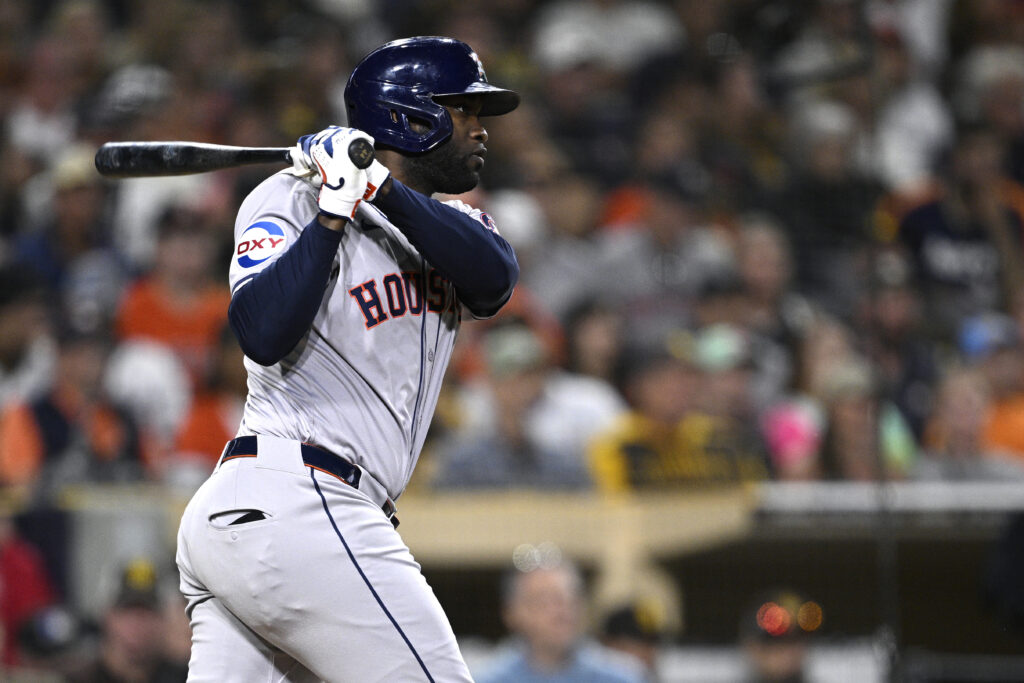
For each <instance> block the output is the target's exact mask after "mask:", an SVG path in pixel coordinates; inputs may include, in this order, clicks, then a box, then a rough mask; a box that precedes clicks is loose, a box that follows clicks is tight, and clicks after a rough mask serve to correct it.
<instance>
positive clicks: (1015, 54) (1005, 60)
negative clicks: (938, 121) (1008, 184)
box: [953, 43, 1024, 183]
mask: <svg viewBox="0 0 1024 683" xmlns="http://www.w3.org/2000/svg"><path fill="white" fill-rule="evenodd" d="M958 72H959V73H958V74H957V76H958V82H957V87H956V89H955V90H954V92H953V104H954V106H955V107H956V110H957V113H958V114H959V115H960V117H961V118H962V119H963V120H964V121H967V122H970V123H972V124H975V125H983V126H985V127H987V128H988V129H990V130H991V131H992V133H993V134H994V135H995V137H996V139H997V140H998V144H999V146H1000V148H1002V149H1003V151H1004V154H1005V158H1004V166H1003V167H1004V169H1005V171H1006V174H1007V175H1008V177H1010V178H1012V179H1013V180H1014V181H1016V182H1017V183H1024V105H1022V104H1021V102H1022V101H1024V48H1022V47H1021V46H1020V44H1019V43H1018V44H1016V45H1014V44H1012V43H1007V44H1002V45H999V44H996V45H979V46H978V47H976V48H975V49H973V50H971V52H970V53H969V54H967V55H966V56H965V57H964V59H963V61H962V62H961V63H960V65H959V70H958Z"/></svg>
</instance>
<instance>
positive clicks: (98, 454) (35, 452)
mask: <svg viewBox="0 0 1024 683" xmlns="http://www.w3.org/2000/svg"><path fill="white" fill-rule="evenodd" d="M108 353H109V341H108V340H107V339H106V338H105V337H103V336H102V335H101V334H98V333H81V332H77V331H63V332H62V334H61V339H60V348H59V352H58V360H57V372H56V378H55V381H54V384H53V387H52V388H51V390H50V391H49V392H48V393H47V394H45V395H43V396H42V397H41V398H38V399H36V400H33V401H30V402H17V403H13V404H11V405H9V406H8V407H7V408H6V409H4V411H3V412H2V413H0V488H7V489H8V491H9V492H12V493H14V494H21V495H35V496H39V497H44V498H45V497H48V496H49V495H50V494H52V493H55V492H56V490H57V489H59V487H60V486H61V485H63V484H68V483H72V482H75V483H80V482H83V481H132V480H138V479H142V478H144V477H145V474H146V459H147V458H146V452H145V439H144V438H143V435H142V434H141V433H140V431H139V430H138V429H137V427H136V425H135V423H134V422H133V420H132V418H131V416H130V415H129V413H128V412H127V411H126V410H124V409H123V408H122V407H120V406H118V405H116V404H114V403H113V402H112V401H110V400H109V399H108V398H107V397H106V396H105V395H104V392H103V389H102V378H103V372H104V368H105V367H106V359H107V357H108Z"/></svg>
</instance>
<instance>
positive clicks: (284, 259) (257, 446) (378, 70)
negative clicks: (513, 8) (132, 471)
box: [177, 37, 519, 683]
mask: <svg viewBox="0 0 1024 683" xmlns="http://www.w3.org/2000/svg"><path fill="white" fill-rule="evenodd" d="M345 102H346V106H347V108H348V123H349V125H350V126H352V127H351V128H339V127H333V126H332V127H331V128H328V129H327V130H324V131H321V132H320V133H317V134H315V135H310V136H304V137H303V138H300V140H299V142H298V144H297V145H296V149H295V152H294V154H293V158H295V159H296V160H297V161H296V163H295V168H292V169H288V170H286V171H282V172H280V173H277V174H275V175H273V176H271V177H270V178H268V179H266V180H265V181H264V182H263V183H262V184H260V185H259V186H258V187H257V188H256V189H255V190H253V192H252V193H251V194H250V195H249V196H248V197H247V198H246V199H245V200H244V201H243V202H242V205H241V207H240V209H239V212H238V218H237V221H236V223H235V253H234V256H233V260H232V262H231V269H230V285H231V291H232V301H231V305H230V308H229V312H228V313H229V319H230V323H231V325H232V328H233V329H234V331H235V333H236V335H237V336H238V339H239V342H240V344H241V346H242V349H243V350H244V351H245V354H246V359H245V365H246V368H247V370H248V373H249V395H248V398H247V400H246V405H245V412H244V415H243V418H242V422H241V425H240V427H239V430H238V436H237V437H236V438H235V439H233V440H232V441H230V442H228V444H227V446H226V447H225V449H224V453H223V455H222V456H221V459H220V461H219V463H218V465H217V467H216V469H215V470H214V472H213V474H212V475H211V476H210V478H209V479H208V480H207V481H206V483H204V484H203V486H202V487H201V488H200V489H199V491H198V492H197V493H196V494H195V496H194V497H193V498H192V500H191V502H190V503H189V505H188V507H187V508H186V510H185V512H184V515H183V517H182V520H181V527H180V530H179V534H178V554H177V562H178V567H179V569H180V571H181V589H182V592H183V593H184V594H185V596H186V597H187V599H188V613H189V616H190V619H191V624H192V631H193V636H192V658H191V662H190V664H189V681H218V682H223V681H246V682H248V681H282V680H287V681H306V680H326V681H356V682H359V683H363V682H367V681H469V680H471V679H470V676H469V673H468V671H467V669H466V666H465V664H464V662H463V660H462V656H461V654H460V653H459V650H458V646H457V644H456V641H455V637H454V635H453V633H452V629H451V626H450V625H449V623H448V620H447V618H446V617H445V615H444V613H443V611H442V609H441V607H440V605H439V603H438V602H437V599H436V598H435V597H434V594H433V592H432V591H431V589H430V587H429V586H428V585H427V583H426V581H425V580H424V578H423V576H422V574H421V573H420V568H419V565H418V564H417V563H416V561H415V560H414V559H413V557H412V555H411V554H410V552H409V549H408V548H407V547H406V546H405V544H404V543H403V542H402V539H401V537H400V536H399V534H398V532H397V531H396V527H397V526H398V520H397V517H396V515H395V500H397V499H398V497H399V496H400V495H401V493H402V490H403V489H404V488H405V486H406V484H407V482H408V481H409V477H410V475H411V474H412V471H413V468H414V467H415V465H416V460H417V457H418V456H419V453H420V448H421V447H422V445H423V441H424V437H425V436H426V432H427V427H428V426H429V424H430V419H431V415H432V414H433V412H434V407H435V404H436V402H437V397H438V392H439V390H440V388H441V381H442V378H443V375H444V372H445V367H446V365H447V363H448V359H449V356H450V354H451V352H452V346H453V344H454V342H455V335H456V332H457V331H458V329H459V324H460V321H461V318H462V316H463V310H464V309H465V310H466V311H468V313H469V314H470V315H472V316H473V317H478V318H479V317H488V316H491V315H494V314H495V313H496V312H497V311H498V309H500V308H501V307H502V305H503V304H504V303H505V302H506V301H507V300H508V298H509V297H510V296H511V293H512V289H513V286H514V285H515V283H516V280H517V278H518V276H519V267H518V264H517V262H516V258H515V255H514V253H513V251H512V248H511V247H510V246H509V244H508V243H507V242H506V241H505V240H504V239H503V238H502V237H501V236H500V235H499V234H498V232H497V230H496V229H495V226H494V223H493V221H491V219H490V218H489V217H488V216H487V215H486V214H484V213H482V212H480V211H478V210H476V209H473V208H472V207H469V206H467V205H465V204H463V203H461V202H458V201H449V202H440V201H437V200H435V199H432V198H431V195H432V194H433V193H436V192H444V193H449V194H458V193H461V192H465V191H467V190H469V189H471V188H473V187H474V186H475V185H476V184H477V182H478V179H479V174H480V171H481V169H482V168H483V166H484V159H485V156H486V147H485V143H486V142H487V132H486V130H485V129H484V127H483V125H482V124H481V122H480V118H481V117H484V116H494V115H500V114H505V113H508V112H510V111H512V110H513V109H514V108H515V107H516V106H517V105H518V103H519V96H518V95H517V94H516V93H514V92H512V91H509V90H504V89H501V88H497V87H495V86H493V85H491V84H489V83H488V82H487V77H486V75H485V74H484V69H483V66H482V64H481V63H480V60H479V58H478V57H477V55H476V54H475V53H474V52H473V51H472V49H471V48H470V47H469V46H467V45H466V44H464V43H462V42H459V41H457V40H452V39H448V38H437V37H420V38H410V39H406V40H400V41H396V42H392V43H388V44H386V45H384V46H382V47H380V48H378V49H376V50H374V51H373V52H371V53H370V54H369V55H367V56H366V57H365V58H364V59H363V60H362V61H361V62H360V63H359V64H358V65H357V66H356V68H355V70H354V71H353V72H352V74H351V77H350V78H349V81H348V84H347V86H346V88H345ZM360 139H361V140H365V141H368V142H370V143H372V144H374V145H375V148H376V160H375V161H374V162H373V164H372V165H370V166H369V167H368V168H367V169H366V170H361V169H359V168H357V167H356V165H355V164H354V163H353V162H352V161H351V160H350V158H349V155H348V149H349V146H350V145H351V144H352V143H353V141H356V140H360Z"/></svg>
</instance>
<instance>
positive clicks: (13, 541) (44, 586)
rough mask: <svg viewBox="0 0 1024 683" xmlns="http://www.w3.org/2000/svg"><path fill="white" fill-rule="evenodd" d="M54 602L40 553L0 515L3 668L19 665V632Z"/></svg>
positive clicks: (5, 516) (0, 609) (8, 518)
mask: <svg viewBox="0 0 1024 683" xmlns="http://www.w3.org/2000/svg"><path fill="white" fill-rule="evenodd" d="M56 599H57V596H56V591H55V590H54V587H53V585H52V583H51V581H50V577H49V576H48V574H47V572H46V568H45V567H44V565H43V558H42V556H41V555H40V554H39V551H38V550H37V549H36V548H35V547H34V546H32V545H31V544H29V543H28V542H27V541H25V540H24V539H22V538H21V537H20V536H19V535H18V532H17V530H16V529H15V526H14V522H13V520H12V519H11V518H10V516H9V515H8V514H7V513H2V514H0V635H2V636H3V657H2V660H0V661H2V663H3V664H4V665H6V666H12V665H16V664H19V663H20V659H21V658H20V655H19V652H18V650H19V648H18V634H19V632H20V629H21V628H22V627H23V626H24V625H25V624H26V623H27V622H28V621H29V620H30V619H31V618H32V616H33V615H34V614H35V613H36V612H37V611H38V610H40V609H42V608H44V607H47V606H49V605H52V604H53V603H54V602H55V601H56Z"/></svg>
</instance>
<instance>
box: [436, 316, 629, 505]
mask: <svg viewBox="0 0 1024 683" xmlns="http://www.w3.org/2000/svg"><path fill="white" fill-rule="evenodd" d="M483 348H484V357H485V361H486V368H487V372H486V378H485V380H484V381H483V382H482V383H477V384H474V385H472V386H468V387H466V388H464V391H463V393H462V396H461V398H460V414H461V415H462V417H463V420H464V422H463V424H462V425H461V427H460V428H459V429H458V430H457V432H456V433H455V434H454V435H453V436H452V438H450V439H449V440H447V442H446V443H442V444H439V445H438V447H437V452H436V455H437V461H438V462H437V467H438V470H437V472H436V473H435V477H434V481H435V483H436V485H437V486H439V487H445V488H476V487H488V488H490V487H503V488H518V487H528V486H535V487H540V488H581V487H586V486H589V484H590V481H589V477H588V476H587V469H586V465H585V461H584V449H585V444H586V443H587V441H588V439H589V437H590V436H591V435H592V434H593V433H594V432H595V430H596V429H598V428H599V426H600V425H602V424H604V423H606V422H608V421H609V420H611V419H613V418H614V416H615V415H617V414H618V413H619V412H621V410H622V402H621V399H620V398H619V397H618V395H617V394H616V393H615V391H614V390H613V389H612V388H611V387H609V386H606V385H605V384H603V383H602V382H601V381H600V380H597V379H595V378H591V377H585V376H582V375H576V374H573V373H565V372H562V371H560V370H558V369H557V368H556V367H555V366H553V365H552V363H551V362H550V360H549V357H548V352H547V351H546V349H545V347H544V345H543V344H542V343H541V341H540V339H539V338H538V336H537V334H536V333H534V332H533V331H532V330H531V329H530V328H529V327H528V326H526V325H524V324H522V323H520V322H511V323H509V324H505V325H498V326H496V327H493V328H491V329H489V330H488V331H487V332H486V334H485V336H484V338H483Z"/></svg>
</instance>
